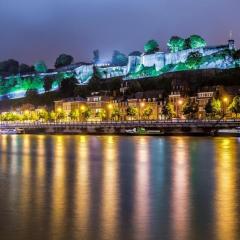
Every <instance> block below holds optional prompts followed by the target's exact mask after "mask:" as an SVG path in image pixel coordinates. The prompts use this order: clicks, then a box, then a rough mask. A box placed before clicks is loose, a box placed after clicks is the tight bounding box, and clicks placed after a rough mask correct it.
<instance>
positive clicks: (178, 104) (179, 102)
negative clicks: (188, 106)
mask: <svg viewBox="0 0 240 240" xmlns="http://www.w3.org/2000/svg"><path fill="white" fill-rule="evenodd" d="M182 104H183V100H182V99H179V100H178V102H177V117H179V116H178V115H179V107H178V106H181V105H182Z"/></svg>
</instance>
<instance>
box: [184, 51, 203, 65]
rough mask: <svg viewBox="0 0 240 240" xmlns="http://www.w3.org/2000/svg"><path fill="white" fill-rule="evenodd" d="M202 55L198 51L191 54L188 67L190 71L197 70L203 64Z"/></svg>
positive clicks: (188, 58) (187, 62) (187, 63)
mask: <svg viewBox="0 0 240 240" xmlns="http://www.w3.org/2000/svg"><path fill="white" fill-rule="evenodd" d="M201 60H202V54H201V53H200V52H198V51H196V52H191V53H189V55H188V57H187V61H186V65H187V67H188V68H189V69H197V68H198V67H199V65H200V63H201Z"/></svg>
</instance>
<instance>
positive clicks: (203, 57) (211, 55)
mask: <svg viewBox="0 0 240 240" xmlns="http://www.w3.org/2000/svg"><path fill="white" fill-rule="evenodd" d="M191 37H199V36H196V35H193V36H191ZM191 37H190V38H191ZM190 38H189V39H190ZM186 41H187V40H185V42H186ZM203 41H204V40H203ZM195 42H196V41H195ZM236 53H238V54H236ZM236 55H237V57H236ZM239 66H240V58H239V50H238V51H237V49H236V47H235V42H234V40H229V41H228V43H227V44H226V45H220V46H215V47H208V46H206V43H205V42H204V44H195V46H191V47H188V48H181V49H177V50H174V51H171V52H168V53H164V52H162V51H159V50H158V48H157V49H156V50H154V51H151V52H146V51H145V53H139V52H133V53H132V54H130V55H129V56H128V63H127V65H125V66H116V65H111V64H102V65H101V64H92V63H75V64H71V65H69V66H65V67H62V68H58V69H56V70H52V71H48V72H43V73H32V74H25V75H20V74H18V75H14V76H7V77H1V76H0V99H4V98H8V99H14V98H21V97H24V96H25V94H26V92H27V91H28V90H35V91H37V92H38V93H39V94H42V93H44V92H46V91H55V90H57V89H58V88H59V86H60V84H61V82H62V80H64V79H68V78H76V79H77V81H78V83H79V84H80V85H86V84H88V82H89V81H90V79H92V77H93V76H98V77H99V78H100V79H111V78H114V77H122V79H123V80H131V79H141V78H148V77H157V76H160V75H162V74H164V73H169V72H177V71H186V70H197V69H230V68H236V67H239ZM46 82H48V83H49V82H50V83H51V84H50V87H48V88H47V89H46V87H45V86H46V85H49V84H46Z"/></svg>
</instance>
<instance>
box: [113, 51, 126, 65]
mask: <svg viewBox="0 0 240 240" xmlns="http://www.w3.org/2000/svg"><path fill="white" fill-rule="evenodd" d="M112 64H113V65H115V66H126V65H127V64H128V58H127V56H126V55H125V54H123V53H121V52H119V51H117V50H115V51H114V52H113V56H112Z"/></svg>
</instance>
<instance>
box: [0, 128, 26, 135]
mask: <svg viewBox="0 0 240 240" xmlns="http://www.w3.org/2000/svg"><path fill="white" fill-rule="evenodd" d="M22 132H23V130H22V129H16V128H9V129H0V134H20V133H22Z"/></svg>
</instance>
